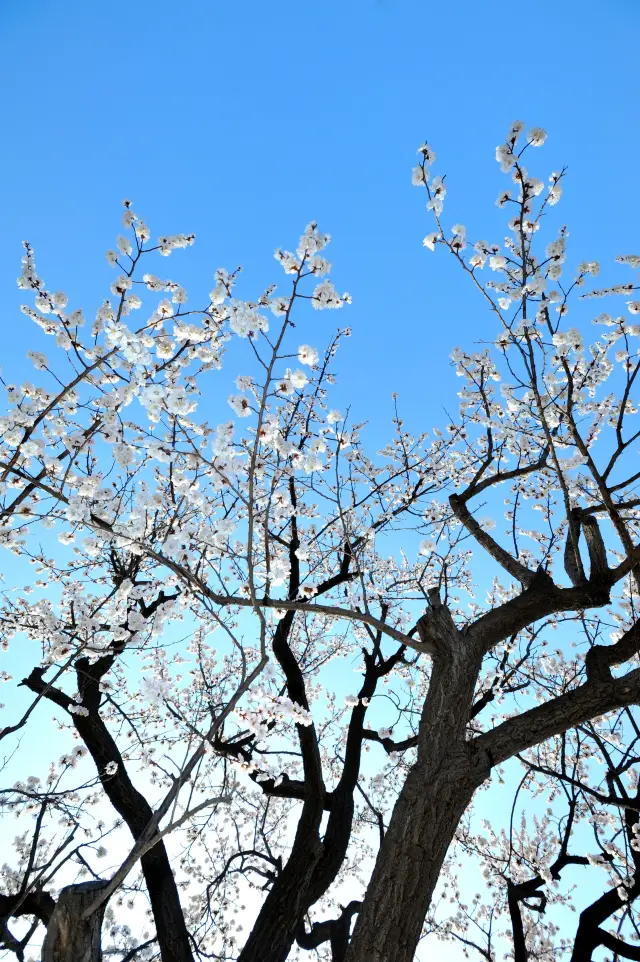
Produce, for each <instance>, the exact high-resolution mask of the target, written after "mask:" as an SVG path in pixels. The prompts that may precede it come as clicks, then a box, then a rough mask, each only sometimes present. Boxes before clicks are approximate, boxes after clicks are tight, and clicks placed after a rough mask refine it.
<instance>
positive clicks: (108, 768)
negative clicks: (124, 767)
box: [104, 762, 118, 775]
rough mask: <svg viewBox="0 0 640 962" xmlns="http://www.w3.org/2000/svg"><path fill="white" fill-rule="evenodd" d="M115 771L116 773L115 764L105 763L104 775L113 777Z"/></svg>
mask: <svg viewBox="0 0 640 962" xmlns="http://www.w3.org/2000/svg"><path fill="white" fill-rule="evenodd" d="M117 771H118V763H117V762H107V764H106V765H105V766H104V773H105V775H115V773H116V772H117Z"/></svg>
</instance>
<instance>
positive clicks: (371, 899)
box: [346, 751, 483, 962]
mask: <svg viewBox="0 0 640 962" xmlns="http://www.w3.org/2000/svg"><path fill="white" fill-rule="evenodd" d="M433 761H434V762H436V760H435V759H434V760H433ZM438 762H439V763H438ZM438 762H436V763H435V764H430V765H428V766H419V765H416V766H414V768H413V769H412V771H411V772H410V774H409V776H408V778H407V780H406V782H405V784H404V787H403V789H402V792H401V794H400V797H399V798H398V801H397V803H396V806H395V808H394V811H393V815H392V817H391V822H390V824H389V828H388V829H387V832H386V835H385V839H384V843H383V845H382V848H381V850H380V854H379V856H378V859H377V861H376V866H375V869H374V872H373V875H372V877H371V882H370V883H369V887H368V889H367V894H366V896H365V900H364V903H363V906H362V908H361V909H360V913H359V915H358V919H357V922H356V927H355V930H354V933H353V938H352V942H351V946H350V948H349V951H348V952H347V956H346V958H347V962H412V960H413V958H414V956H415V952H416V947H417V945H418V941H419V939H420V934H421V931H422V926H423V924H424V920H425V918H426V915H427V911H428V909H429V905H430V904H431V898H432V896H433V890H434V888H435V886H436V883H437V881H438V878H439V877H440V871H441V869H442V864H443V862H444V859H445V856H446V854H447V849H448V848H449V845H450V843H451V841H452V839H453V836H454V833H455V830H456V828H457V827H458V823H459V821H460V818H461V817H462V815H463V813H464V811H465V809H466V808H467V807H468V805H469V803H470V802H471V799H472V797H473V794H474V792H475V790H476V788H477V787H478V785H479V784H480V782H481V781H482V780H483V779H482V778H481V777H480V778H479V777H478V773H477V767H478V766H475V765H473V764H472V763H471V762H472V760H471V759H470V758H469V754H468V753H464V752H462V753H461V752H455V751H454V753H453V754H452V755H450V756H449V757H448V758H441V759H439V760H438Z"/></svg>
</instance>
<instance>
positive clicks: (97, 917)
mask: <svg viewBox="0 0 640 962" xmlns="http://www.w3.org/2000/svg"><path fill="white" fill-rule="evenodd" d="M104 885H106V882H82V883H81V884H80V885H68V886H67V887H66V888H63V889H62V891H61V892H60V896H59V898H58V902H57V904H56V907H55V909H54V910H53V913H52V915H51V918H50V920H49V924H48V926H47V934H46V936H45V940H44V945H43V947H42V962H102V943H101V930H102V920H103V918H104V912H105V909H106V903H104V904H103V905H102V906H101V907H100V909H99V910H98V911H97V912H94V913H93V914H92V915H91V917H90V918H89V919H86V920H85V919H84V918H83V917H82V916H83V913H84V911H85V910H86V909H87V908H88V907H89V906H90V905H91V903H92V902H93V901H94V899H95V898H96V895H97V894H98V892H99V890H100V889H101V888H102V887H103V886H104Z"/></svg>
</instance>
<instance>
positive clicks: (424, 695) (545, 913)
mask: <svg viewBox="0 0 640 962" xmlns="http://www.w3.org/2000/svg"><path fill="white" fill-rule="evenodd" d="M545 139H546V134H545V132H544V130H542V129H541V128H539V127H534V128H532V129H531V130H529V131H528V132H526V133H525V128H524V127H523V125H522V124H521V123H514V124H513V125H512V127H511V128H510V130H509V132H508V135H507V138H506V140H505V142H504V143H503V144H501V145H500V146H499V147H498V148H497V150H496V159H497V161H498V162H499V164H500V168H501V170H502V172H503V173H504V174H506V175H507V177H508V178H509V181H510V183H509V185H508V187H507V188H506V189H503V191H502V192H501V193H500V195H499V197H498V201H497V203H498V206H499V207H501V208H503V209H504V211H505V213H506V215H507V219H508V224H507V227H508V234H507V236H506V239H505V240H504V241H503V242H502V243H493V242H489V241H485V240H475V241H471V240H470V239H469V238H468V236H467V233H468V232H467V229H466V228H465V226H464V225H462V224H456V225H454V226H453V227H452V228H449V227H448V226H446V224H445V223H444V220H443V218H444V208H445V198H446V190H447V186H448V185H447V182H446V180H445V178H444V176H442V175H439V174H434V173H433V170H434V165H435V164H436V156H435V152H434V150H433V148H432V147H431V146H430V145H429V144H426V143H425V144H423V145H421V146H420V148H419V149H418V163H417V165H416V166H415V167H414V169H413V172H412V182H413V185H414V186H415V187H416V188H418V189H419V190H420V191H421V192H422V196H423V199H424V201H425V202H426V207H427V216H428V217H429V218H430V227H431V229H430V232H429V233H428V234H427V236H426V237H425V238H424V246H425V248H427V251H433V252H434V255H431V254H427V255H426V256H447V255H448V256H449V257H452V258H454V259H455V260H456V261H457V262H458V264H459V268H460V279H461V283H462V282H466V283H468V284H470V285H472V286H473V287H475V289H476V291H477V296H478V324H477V331H478V343H476V344H475V345H467V346H462V347H455V348H454V350H453V354H452V366H453V369H454V371H455V374H456V375H458V377H459V379H460V380H459V387H458V395H459V410H458V411H457V412H456V413H455V414H454V415H451V416H450V417H448V418H447V420H446V421H444V422H441V423H440V424H439V425H437V426H435V427H433V426H432V425H431V423H425V424H424V425H423V426H421V430H420V432H418V433H416V432H415V431H413V430H409V428H408V427H407V424H406V423H405V420H404V419H403V416H402V413H401V412H402V385H398V395H397V396H394V399H393V403H394V408H393V411H394V413H393V417H392V419H391V425H390V430H389V432H388V434H389V439H388V441H387V443H386V444H385V445H384V446H383V447H381V448H380V450H372V449H371V445H370V441H369V437H368V435H369V432H368V428H367V425H366V423H365V422H364V421H363V420H361V421H359V420H358V419H359V418H363V417H364V415H365V410H363V408H365V407H366V401H365V404H364V405H363V404H362V403H361V402H362V399H356V398H354V400H353V405H352V407H350V408H349V410H348V411H347V410H344V411H340V410H337V409H336V408H335V407H333V406H332V405H333V403H334V402H333V401H332V390H333V385H334V383H335V378H336V374H335V369H336V356H337V355H338V352H339V348H340V344H341V342H342V341H343V339H344V338H345V337H348V336H349V335H350V333H351V332H350V330H349V328H348V327H346V326H340V327H338V328H337V329H335V330H333V331H332V330H331V324H330V323H327V320H326V319H327V318H329V319H330V320H331V319H333V318H334V317H337V318H338V319H339V321H341V322H342V321H343V319H344V318H345V315H346V314H347V312H348V305H349V303H350V300H351V298H350V296H349V295H348V294H346V293H343V292H342V291H341V289H340V288H337V287H335V286H334V284H333V282H332V281H331V280H330V279H329V274H330V270H331V265H330V264H329V262H328V261H327V260H326V256H325V255H326V249H327V247H328V245H329V242H330V238H329V236H328V235H327V234H325V233H323V231H322V230H320V228H319V227H318V225H317V224H315V223H311V224H310V225H309V226H308V227H307V228H306V230H305V231H304V233H303V235H302V237H301V238H300V240H299V242H298V245H297V247H296V249H295V250H294V251H289V250H284V249H283V250H277V251H276V254H275V257H276V261H277V262H278V272H279V276H278V284H277V286H276V284H275V283H274V284H273V285H272V286H270V287H269V288H268V289H267V290H265V291H264V292H262V293H257V294H254V296H253V299H249V300H246V299H244V298H243V297H242V296H240V294H239V293H238V291H239V289H240V288H241V287H242V286H243V282H242V279H241V275H240V269H238V270H236V271H233V272H229V271H227V270H223V269H220V270H218V271H217V272H216V275H215V284H214V287H213V289H212V290H211V292H210V294H209V295H208V298H207V299H206V300H205V302H204V303H203V304H201V305H200V306H199V307H195V306H192V304H191V301H190V300H188V297H187V292H186V290H185V289H184V287H183V286H182V285H181V284H180V283H179V282H177V281H173V280H171V279H168V278H167V276H166V261H165V260H162V261H161V260H159V258H161V257H162V258H167V257H169V255H172V256H174V254H175V252H176V251H177V250H178V249H182V248H188V247H189V246H191V245H192V244H193V243H194V239H195V238H194V237H193V235H186V234H175V235H167V236H162V237H160V238H158V240H157V241H153V240H152V239H151V232H150V230H149V228H148V227H147V225H146V223H145V222H144V221H143V220H142V219H141V218H140V217H139V216H138V215H137V214H136V213H135V212H134V208H133V205H132V202H131V201H129V200H126V201H125V202H124V211H123V234H122V235H121V236H119V237H118V239H117V244H116V249H115V250H113V251H108V252H107V259H108V261H109V263H110V264H111V265H112V266H113V270H114V276H115V279H114V280H113V282H112V283H111V286H110V292H109V296H108V298H106V299H104V300H101V302H100V303H99V306H97V309H94V308H92V310H91V316H90V317H89V318H86V319H85V314H84V312H83V310H82V309H80V308H79V307H76V306H75V304H74V303H73V300H72V295H71V296H68V295H67V294H66V293H63V292H58V291H55V290H54V289H53V288H50V287H49V286H48V285H46V284H45V282H44V280H43V279H42V278H41V276H40V275H39V273H38V271H37V269H36V262H35V254H34V251H33V249H32V247H31V246H30V245H29V244H28V243H25V244H24V254H23V259H22V272H21V275H20V278H19V280H18V284H19V286H20V287H21V288H22V289H23V290H24V292H25V296H26V297H27V299H28V303H26V304H25V306H24V307H23V312H24V314H25V315H26V316H27V318H29V319H30V320H31V321H32V322H33V323H34V325H35V329H32V333H31V334H29V335H25V347H26V346H27V343H26V342H27V341H28V342H29V344H31V345H33V346H35V347H37V348H38V349H37V350H33V349H32V350H29V352H28V357H29V359H30V361H31V363H32V365H33V368H34V371H35V374H34V375H33V377H34V380H33V381H25V382H24V383H22V384H12V383H9V382H8V381H7V380H3V381H2V383H3V384H4V386H5V388H6V394H7V399H8V404H7V408H6V412H5V413H4V414H3V415H2V416H1V417H0V478H1V480H0V515H1V517H0V544H1V545H2V546H3V547H4V548H5V549H6V552H5V554H4V557H5V561H6V559H9V561H10V563H9V564H6V563H5V566H4V567H5V590H4V592H3V594H2V599H1V602H0V640H1V641H2V646H3V649H4V650H5V652H6V654H5V655H4V660H5V663H6V666H7V668H6V670H5V671H4V673H3V679H4V680H5V681H6V682H7V683H8V685H9V688H8V689H6V690H8V691H9V692H10V694H9V698H8V704H6V705H5V706H4V708H3V723H2V727H0V738H1V740H2V748H3V752H2V757H3V759H4V768H3V773H2V774H3V779H4V782H3V784H2V785H1V786H0V788H1V789H2V813H3V819H4V825H5V828H4V829H3V834H4V836H5V837H8V836H9V835H13V834H14V833H16V834H15V840H14V844H13V849H12V851H11V853H8V854H7V856H6V864H5V865H4V867H3V878H2V894H0V940H1V944H2V947H3V949H4V952H5V957H6V958H10V957H13V956H15V957H17V958H18V959H20V960H26V959H29V958H32V959H33V958H35V956H36V954H37V953H38V952H40V951H41V957H42V959H43V960H45V962H54V960H55V962H72V960H78V959H82V960H86V962H97V960H99V959H100V958H101V957H102V955H103V954H104V955H108V957H110V958H111V957H113V958H116V959H118V960H119V962H125V960H126V962H130V960H133V959H136V960H139V962H143V960H155V959H160V960H162V962H194V960H204V959H212V958H213V959H221V960H232V959H233V960H235V959H237V960H239V962H284V960H285V959H288V958H290V959H307V958H308V959H321V960H331V962H411V960H413V959H414V958H420V951H421V949H420V942H421V940H422V939H425V940H426V944H428V945H430V944H431V942H432V941H433V940H444V941H447V942H450V943H453V944H455V945H457V946H458V950H459V951H460V952H464V953H465V954H469V955H470V956H474V955H475V957H476V958H478V959H480V958H483V959H485V960H489V962H493V960H498V959H500V958H511V959H514V960H515V962H524V960H527V959H537V960H542V962H551V960H555V959H557V958H559V957H563V958H571V959H572V960H575V962H577V960H589V959H591V958H593V957H594V953H596V952H598V951H601V950H606V951H609V952H611V953H613V954H614V956H615V957H622V958H631V959H638V958H640V947H639V945H638V935H639V934H640V933H639V931H638V927H637V925H638V920H637V913H636V908H635V899H636V897H637V895H638V894H639V893H640V878H639V879H638V881H636V878H635V872H636V869H637V868H639V867H640V865H639V864H638V859H639V858H640V852H639V851H638V850H639V849H640V842H638V835H639V834H640V821H639V812H640V789H639V786H638V777H637V771H638V763H639V761H640V757H638V751H637V749H638V741H639V739H640V720H639V719H638V717H637V711H636V707H635V706H636V705H637V704H638V701H639V699H640V667H639V665H638V651H639V647H640V621H639V620H638V611H637V606H638V589H639V587H640V542H639V540H638V534H639V532H638V525H639V522H640V513H639V511H638V509H639V508H640V496H639V495H638V493H637V492H638V482H639V481H640V469H639V468H638V460H637V450H638V439H639V438H640V429H639V428H638V427H637V425H636V424H635V421H634V415H636V414H637V405H636V403H635V401H634V390H635V382H636V377H637V374H638V370H639V367H640V359H639V357H638V350H637V343H638V341H637V339H638V337H639V336H640V324H639V323H635V322H634V315H637V314H639V313H640V301H636V300H634V299H633V298H634V291H635V290H637V289H638V288H637V285H636V284H635V283H634V281H633V280H628V278H629V276H630V274H629V271H630V270H634V269H637V268H638V267H640V257H637V256H633V255H622V256H620V257H619V258H618V261H619V262H620V266H619V267H612V268H609V267H607V272H608V273H611V278H610V280H609V278H608V277H607V279H606V280H605V284H606V286H603V287H602V288H600V289H593V286H592V285H593V280H592V278H594V277H595V276H596V275H597V274H598V272H599V265H598V263H597V262H595V261H583V262H580V263H578V264H577V266H576V267H575V270H573V269H572V268H570V266H569V265H568V250H567V236H568V233H567V229H566V228H565V227H564V226H560V227H559V228H558V226H557V225H555V223H554V222H555V211H554V208H555V205H556V204H557V202H558V201H559V200H560V197H561V191H562V185H563V182H564V179H565V173H566V172H565V171H564V170H563V171H556V172H553V173H552V174H551V176H550V177H549V179H548V181H546V182H545V181H543V180H542V179H539V178H538V177H537V176H534V175H533V174H531V173H530V172H529V170H528V168H527V166H526V165H527V164H529V163H533V162H534V161H535V162H536V164H537V163H538V156H537V154H536V148H539V147H541V146H542V145H543V144H544V141H545ZM483 189H484V185H483ZM178 256H180V255H178ZM152 270H153V271H154V272H157V273H152ZM616 271H620V272H623V271H624V279H623V280H622V281H620V280H619V279H618V274H617V273H615V272H616ZM283 274H284V280H282V275H283ZM591 298H605V299H607V304H609V303H611V304H612V305H613V306H612V307H611V308H610V310H612V311H613V312H614V313H612V314H609V313H606V312H604V313H600V314H599V315H598V316H597V317H595V318H594V317H593V311H591V310H590V307H591V305H590V304H587V303H586V301H587V300H588V299H591ZM620 298H622V304H623V307H622V308H620V307H619V304H620V303H621V302H620ZM570 309H571V311H574V312H575V313H576V314H578V315H579V318H580V320H578V321H576V322H575V323H576V326H574V327H569V326H568V324H567V319H568V315H569V311H570ZM617 310H621V311H622V313H621V314H620V315H618V314H617V313H615V312H616V311H617ZM326 312H329V313H328V314H327V313H326ZM332 312H338V313H337V314H335V313H332ZM87 313H89V312H88V310H87ZM582 319H584V323H583V320H582ZM591 321H594V323H595V324H596V328H595V335H594V338H593V339H592V338H590V337H587V331H588V330H589V331H590V330H591V328H590V327H589V328H588V327H587V324H589V323H590V322H591ZM18 336H22V334H19V335H18ZM46 336H48V337H50V338H51V339H52V341H53V347H52V350H51V352H50V355H51V356H50V357H49V355H47V354H45V353H44V351H42V350H40V347H41V346H44V342H45V341H46ZM41 342H42V344H41ZM391 344H392V347H393V349H394V350H397V351H398V352H403V351H408V350H411V349H412V348H411V345H410V332H407V334H406V338H405V334H404V333H399V335H398V337H397V338H396V339H395V340H394V341H392V342H391ZM452 346H453V345H452ZM230 364H232V365H236V364H237V368H234V370H233V372H232V373H233V376H235V374H236V370H239V371H240V373H239V374H238V376H237V377H235V386H234V387H233V391H232V393H231V394H229V395H228V387H227V383H228V382H227V380H226V378H227V377H228V367H229V365H230ZM10 373H11V372H9V375H3V378H6V377H7V376H10ZM423 393H424V410H423V411H421V412H420V414H419V416H420V419H421V420H422V419H425V420H426V419H427V418H430V417H431V415H429V413H428V409H429V406H430V404H431V402H432V398H431V396H430V391H429V385H428V384H425V385H424V392H423ZM227 395H228V396H227ZM378 430H379V428H378ZM498 798H499V799H500V802H499V803H498ZM505 798H507V801H506V802H505ZM16 819H17V821H15V820H16ZM587 877H588V879H589V881H588V883H587V882H586V881H584V879H586V878H587ZM578 881H579V882H580V885H577V884H576V883H577V882H578ZM572 908H573V909H574V910H577V911H578V913H579V916H578V917H577V918H576V917H575V916H572V915H571V914H570V911H571V909H572ZM45 933H46V934H45ZM40 946H42V948H41V950H40Z"/></svg>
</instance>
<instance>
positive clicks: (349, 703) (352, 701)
mask: <svg viewBox="0 0 640 962" xmlns="http://www.w3.org/2000/svg"><path fill="white" fill-rule="evenodd" d="M359 700H360V699H359V698H358V696H357V695H345V696H344V703H345V705H346V707H347V708H355V707H356V705H357V704H358V702H359Z"/></svg>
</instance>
